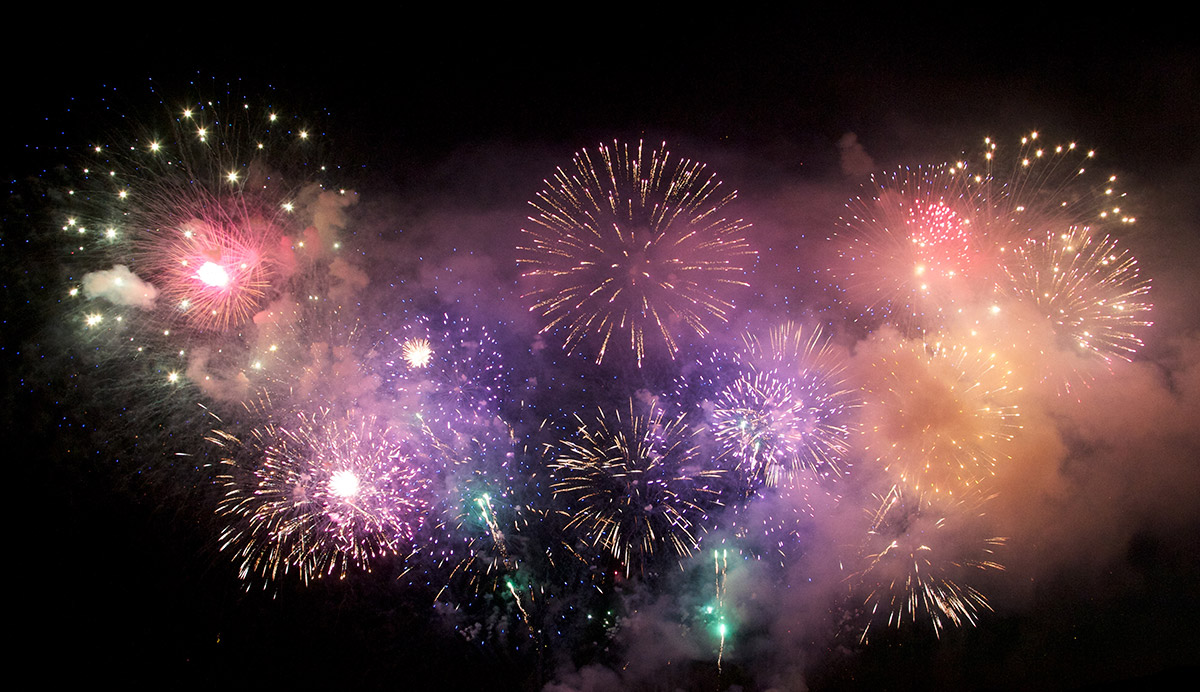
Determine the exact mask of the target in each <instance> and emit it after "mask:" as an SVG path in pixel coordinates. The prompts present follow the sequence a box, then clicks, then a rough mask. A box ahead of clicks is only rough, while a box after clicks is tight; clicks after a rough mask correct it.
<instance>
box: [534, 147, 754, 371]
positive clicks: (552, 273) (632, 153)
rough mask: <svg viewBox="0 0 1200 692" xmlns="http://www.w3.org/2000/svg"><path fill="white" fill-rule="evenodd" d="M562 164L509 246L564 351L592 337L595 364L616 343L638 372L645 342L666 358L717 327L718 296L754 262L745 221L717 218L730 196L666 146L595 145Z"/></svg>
mask: <svg viewBox="0 0 1200 692" xmlns="http://www.w3.org/2000/svg"><path fill="white" fill-rule="evenodd" d="M572 163H573V165H572V167H571V168H570V169H569V170H563V169H562V168H559V169H558V171H557V172H556V173H555V175H554V177H553V179H552V180H551V181H547V183H546V184H547V187H546V189H544V190H543V191H541V192H539V193H538V195H537V199H535V200H533V201H532V202H530V204H531V205H532V206H533V208H534V210H535V213H534V214H533V215H532V216H530V217H529V220H530V222H531V223H532V226H530V227H529V228H526V229H524V233H525V235H526V240H527V243H528V245H525V246H523V247H521V248H519V251H520V257H519V259H518V262H520V263H521V265H522V266H523V267H524V276H525V277H526V278H527V279H529V280H530V282H531V285H532V289H531V290H530V291H529V292H528V293H527V294H526V295H527V297H529V298H532V300H533V307H532V308H531V309H532V310H533V311H534V312H536V313H538V314H539V315H541V316H542V318H543V319H544V320H545V326H544V327H543V329H542V331H543V332H549V331H552V330H560V329H561V330H562V331H563V332H564V333H565V345H566V348H567V349H568V350H569V351H573V350H575V349H577V348H578V347H579V346H580V344H581V343H582V342H583V341H584V340H585V339H586V338H588V337H591V336H594V337H595V338H596V339H597V340H598V341H599V344H598V347H597V350H596V361H597V362H602V361H603V360H604V357H605V355H606V354H607V353H608V351H609V347H610V346H611V345H613V344H614V343H617V342H624V343H627V344H628V345H629V348H630V350H631V351H632V352H633V354H634V355H635V357H636V359H637V362H638V364H639V365H640V364H641V362H642V359H643V358H644V357H645V355H646V341H647V339H648V338H649V339H651V340H655V339H661V340H662V341H663V343H665V345H666V347H667V350H668V352H669V353H670V355H671V356H672V357H674V354H675V353H676V352H677V351H678V350H679V346H678V344H677V341H676V340H677V338H678V337H679V335H680V333H681V332H683V331H684V330H685V329H686V330H690V331H692V332H695V333H697V334H701V335H702V334H705V333H707V331H708V323H709V322H710V321H711V320H713V319H715V320H720V321H724V320H726V319H727V317H728V314H729V311H730V310H731V309H732V307H733V303H732V301H731V299H730V298H729V297H728V295H727V294H728V289H729V288H731V287H734V286H745V285H746V283H745V279H744V274H745V271H746V269H747V265H748V264H749V263H750V262H752V261H753V257H754V252H753V251H752V250H750V249H749V246H748V244H747V243H746V240H745V238H744V235H743V234H744V232H745V230H746V229H747V228H748V227H749V225H748V224H747V223H745V222H743V221H741V220H740V219H738V220H730V219H728V218H726V217H725V216H723V215H722V211H723V208H724V207H725V205H726V204H728V203H729V202H730V201H732V200H733V199H734V197H735V195H736V193H734V192H728V193H726V192H724V191H723V190H722V186H721V182H720V181H718V180H717V178H716V176H715V175H713V174H712V173H709V172H708V170H707V168H706V167H705V166H704V164H701V163H697V162H694V161H690V160H687V159H672V157H671V155H670V153H669V152H668V151H667V150H666V147H665V145H663V146H662V147H660V148H659V149H656V150H654V151H647V150H645V149H644V148H643V145H642V143H641V142H639V143H638V144H637V145H636V146H631V145H629V144H622V143H618V142H614V143H613V145H612V146H611V147H609V146H608V145H603V144H602V145H600V146H599V147H598V148H597V150H596V151H595V152H594V153H593V152H590V151H588V150H586V149H584V150H582V151H580V152H579V153H577V154H576V155H575V158H574V160H573V162H572Z"/></svg>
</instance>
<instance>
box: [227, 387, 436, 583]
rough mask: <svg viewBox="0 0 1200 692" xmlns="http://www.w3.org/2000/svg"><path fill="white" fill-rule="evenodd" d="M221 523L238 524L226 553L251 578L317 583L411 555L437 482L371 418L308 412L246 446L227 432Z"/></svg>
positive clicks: (265, 429)
mask: <svg viewBox="0 0 1200 692" xmlns="http://www.w3.org/2000/svg"><path fill="white" fill-rule="evenodd" d="M212 441H213V442H215V443H216V444H218V445H219V446H221V447H222V449H223V450H224V453H225V456H224V458H223V459H222V464H223V465H224V467H225V470H224V473H223V474H222V475H221V476H220V481H221V482H222V483H223V484H224V486H225V497H224V499H223V500H222V501H221V504H220V506H219V508H218V514H220V515H221V516H224V517H226V518H227V519H229V520H230V522H231V523H230V525H229V526H228V527H227V528H226V529H225V530H224V531H223V532H222V535H221V548H222V550H229V551H232V553H233V555H234V559H235V560H236V561H237V562H238V564H239V569H240V576H241V577H242V579H246V580H251V579H255V578H261V579H264V580H266V581H274V580H277V579H280V578H282V577H283V576H285V575H286V574H288V573H289V572H291V571H293V570H295V572H296V573H297V574H299V575H300V578H301V579H302V580H303V581H304V582H305V583H307V582H308V581H309V580H311V579H316V578H321V577H324V576H328V575H334V576H337V577H338V578H342V577H345V575H346V573H347V571H348V570H349V569H350V568H351V567H353V568H360V569H370V566H371V563H372V562H373V561H375V560H377V559H379V558H382V557H385V556H389V555H395V554H398V553H400V552H402V551H404V550H405V549H406V548H407V547H408V546H409V543H410V541H411V539H412V537H413V534H414V531H415V530H416V528H417V526H418V525H419V524H420V523H421V522H422V520H423V518H424V513H425V509H426V507H427V504H428V503H427V500H426V499H425V497H424V495H425V490H426V487H427V485H428V484H427V482H426V481H424V480H422V479H421V478H419V477H418V475H417V472H416V470H415V469H414V468H413V466H412V464H411V460H410V459H408V458H407V457H405V456H404V455H403V454H401V452H400V444H399V441H398V440H397V436H396V434H395V432H394V431H393V430H392V429H390V428H386V427H383V426H381V425H379V424H378V423H377V422H376V420H375V419H374V418H373V417H371V416H362V415H347V416H344V417H342V416H335V415H333V414H332V413H331V412H329V411H328V410H321V411H318V412H317V413H315V414H309V413H298V414H295V415H294V416H292V417H290V418H285V419H284V420H282V421H279V422H275V421H272V422H268V423H267V424H265V425H263V426H261V427H259V428H256V429H255V430H254V431H253V432H252V433H251V435H250V437H249V439H248V440H246V441H245V442H242V441H241V440H239V439H238V438H236V437H235V436H233V435H231V434H229V433H228V432H224V431H216V432H215V433H214V435H213V437H212Z"/></svg>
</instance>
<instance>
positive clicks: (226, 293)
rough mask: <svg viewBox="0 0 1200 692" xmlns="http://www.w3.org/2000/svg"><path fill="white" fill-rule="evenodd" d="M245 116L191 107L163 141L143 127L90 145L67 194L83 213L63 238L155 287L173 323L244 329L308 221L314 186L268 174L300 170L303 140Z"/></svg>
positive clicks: (269, 117) (267, 117) (266, 115)
mask: <svg viewBox="0 0 1200 692" xmlns="http://www.w3.org/2000/svg"><path fill="white" fill-rule="evenodd" d="M243 105H244V106H245V107H244V108H234V107H229V106H225V105H224V104H220V103H218V104H213V103H205V104H198V105H197V106H196V107H195V108H187V109H181V112H180V113H178V114H176V116H175V117H174V118H173V123H172V124H171V126H170V127H169V128H167V132H164V133H163V134H162V135H161V136H156V135H153V134H150V131H149V128H147V130H146V131H144V132H141V133H138V134H135V135H134V137H133V138H131V139H130V140H129V141H128V142H127V143H123V144H121V145H117V146H103V145H98V146H95V147H94V148H93V149H92V155H93V157H94V160H93V161H91V162H89V164H88V167H87V168H85V169H84V171H83V181H82V182H83V183H84V186H83V188H82V189H80V190H73V191H71V192H72V195H71V199H72V200H73V201H74V202H75V203H77V204H79V206H80V208H81V211H83V213H82V214H74V213H72V214H71V215H70V218H68V220H67V222H66V225H65V226H64V230H65V231H66V232H68V233H70V234H72V236H73V238H75V239H76V240H79V241H83V240H85V239H86V238H91V240H90V241H85V242H88V243H90V244H91V245H92V249H94V250H95V254H97V255H100V256H115V257H118V258H125V259H126V260H128V262H129V265H130V267H131V268H132V269H133V271H134V273H136V274H137V275H138V276H140V277H142V278H143V279H144V280H146V281H149V282H150V283H151V284H153V285H154V286H156V287H157V288H158V290H159V292H160V294H161V295H160V300H161V302H162V303H163V304H164V308H165V310H166V311H167V312H165V313H164V314H163V315H162V316H161V317H162V318H163V319H167V320H169V322H170V323H172V324H181V325H183V326H185V327H188V328H191V329H196V330H201V331H207V330H218V331H220V330H225V329H228V328H230V327H236V326H238V325H241V324H244V323H245V322H246V321H248V320H249V319H250V317H251V316H253V315H254V313H255V312H256V311H257V310H258V309H260V308H261V307H262V306H263V305H265V302H266V300H267V299H268V297H269V293H270V290H271V288H272V285H273V284H274V283H277V282H278V281H279V280H280V279H281V277H282V275H283V274H285V273H286V269H287V268H286V262H287V259H288V258H287V256H286V254H285V250H284V249H283V248H281V244H282V245H283V247H284V248H286V247H287V246H288V244H289V240H290V239H297V240H298V239H299V236H300V235H301V234H302V232H303V231H304V230H305V228H306V226H307V224H308V221H309V218H310V217H309V216H308V215H307V214H305V213H303V208H304V206H305V205H306V204H307V203H310V202H311V201H312V200H313V199H314V198H315V197H316V192H315V190H316V187H315V185H314V186H311V187H308V188H307V189H306V179H307V178H306V177H299V176H295V171H294V170H286V171H283V170H277V169H276V168H275V167H276V166H282V167H283V168H286V169H291V168H293V167H296V168H303V167H305V166H306V165H307V164H308V163H309V162H308V161H307V160H305V157H306V153H305V151H304V149H305V145H306V144H310V143H309V142H308V141H307V140H308V135H307V133H306V132H304V131H299V132H297V131H296V130H294V129H293V128H294V127H295V122H294V120H293V119H286V120H291V122H287V121H286V120H285V119H281V118H280V117H279V115H278V114H277V113H276V112H274V111H270V110H268V111H266V112H261V111H259V112H257V113H256V112H255V111H254V110H252V109H251V108H250V107H249V104H243ZM308 149H310V153H315V152H311V149H312V147H311V146H310V147H308ZM289 176H291V177H290V178H289ZM285 181H287V182H285ZM287 252H290V250H287Z"/></svg>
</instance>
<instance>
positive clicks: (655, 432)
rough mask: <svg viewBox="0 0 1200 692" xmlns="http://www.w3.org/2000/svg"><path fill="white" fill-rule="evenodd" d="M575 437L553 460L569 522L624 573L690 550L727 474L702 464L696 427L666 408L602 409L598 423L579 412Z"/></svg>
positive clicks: (558, 493) (556, 489)
mask: <svg viewBox="0 0 1200 692" xmlns="http://www.w3.org/2000/svg"><path fill="white" fill-rule="evenodd" d="M576 419H577V421H578V422H579V429H578V433H577V437H576V439H574V440H568V441H565V442H563V443H562V447H561V449H560V452H559V454H558V455H557V458H556V459H555V460H554V461H553V463H551V464H550V467H551V469H552V473H553V478H554V482H553V489H554V493H555V496H556V497H562V498H564V499H565V500H566V501H567V502H568V503H569V504H570V505H571V507H572V509H573V514H572V517H571V520H570V522H569V523H568V528H577V529H579V530H580V531H582V532H583V534H584V535H585V536H586V537H587V540H588V541H589V542H590V543H591V544H592V545H593V546H595V547H598V548H600V549H602V550H604V551H605V552H607V553H608V554H610V555H611V556H612V557H613V558H615V559H616V560H618V561H619V562H620V563H621V564H622V565H623V566H624V569H625V573H626V575H629V574H631V573H633V572H634V571H638V572H644V571H645V568H646V565H647V563H648V562H649V561H650V560H651V559H652V558H653V557H654V556H655V555H657V554H658V553H660V552H664V553H666V554H668V555H673V556H676V557H683V556H688V555H691V554H692V551H693V550H695V548H696V544H697V537H698V536H699V535H700V533H701V532H702V531H704V530H706V528H705V521H706V519H707V518H708V514H709V512H710V511H712V510H713V509H715V508H716V507H717V506H718V505H719V503H720V488H719V484H720V482H721V477H722V474H721V473H720V472H719V471H717V470H713V469H703V468H701V466H700V458H699V454H698V447H697V442H696V431H695V430H693V429H691V428H690V427H689V426H688V424H687V422H686V421H685V420H684V418H683V417H682V416H680V417H677V418H673V419H668V418H666V416H665V413H664V412H663V410H662V409H661V408H658V407H653V408H651V409H650V410H649V411H646V412H642V413H636V412H635V411H634V404H633V402H632V401H631V402H630V406H629V411H628V413H627V414H625V415H624V416H623V415H622V414H621V413H620V412H618V413H616V414H613V415H611V416H609V415H607V414H605V413H604V411H603V410H601V411H600V412H599V415H598V417H597V419H596V421H595V422H594V423H593V424H587V423H584V422H583V420H582V419H580V418H579V417H578V416H577V417H576Z"/></svg>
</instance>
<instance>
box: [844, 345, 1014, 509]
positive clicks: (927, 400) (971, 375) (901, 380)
mask: <svg viewBox="0 0 1200 692" xmlns="http://www.w3.org/2000/svg"><path fill="white" fill-rule="evenodd" d="M878 343H881V344H882V342H878ZM1011 375H1012V369H1011V367H1010V366H1009V365H1008V364H1007V363H1006V362H1005V361H1004V360H1003V359H1002V358H1000V357H999V356H997V355H996V354H993V353H988V352H985V351H981V350H972V349H968V348H963V347H958V346H953V345H947V344H944V343H935V342H923V341H906V340H899V341H897V342H896V343H895V344H894V345H893V346H892V348H891V351H890V352H889V353H884V354H883V355H882V356H881V357H879V358H877V359H875V360H874V361H873V362H872V363H871V366H870V372H868V373H866V374H865V377H866V397H865V403H864V410H863V412H864V416H863V418H864V425H863V430H862V432H863V436H864V441H863V451H864V452H865V454H866V455H868V457H870V458H873V459H874V460H875V461H876V462H877V463H878V464H879V465H880V467H881V468H882V469H883V470H885V471H887V472H888V473H891V474H894V476H893V477H895V478H897V479H898V480H899V481H900V484H901V485H903V486H905V487H907V488H909V489H911V490H914V491H917V492H923V491H928V492H931V493H933V494H940V493H945V494H948V495H953V494H955V493H960V492H962V491H964V490H968V489H970V488H971V487H973V486H974V485H976V484H978V483H979V482H981V481H982V480H984V479H985V478H988V477H990V476H991V475H993V474H994V473H995V466H996V464H997V462H998V461H999V460H1002V459H1004V458H1006V451H1005V450H1006V448H1007V445H1008V443H1009V442H1010V441H1011V440H1012V437H1013V435H1014V434H1015V433H1016V431H1017V430H1019V428H1020V424H1019V415H1020V414H1019V411H1018V408H1017V404H1016V402H1015V398H1016V394H1017V393H1018V392H1019V391H1020V389H1021V388H1020V387H1018V386H1016V385H1015V384H1013V383H1012V382H1011Z"/></svg>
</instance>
